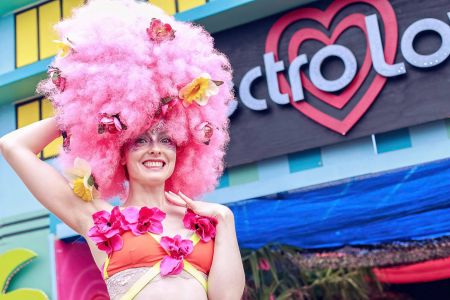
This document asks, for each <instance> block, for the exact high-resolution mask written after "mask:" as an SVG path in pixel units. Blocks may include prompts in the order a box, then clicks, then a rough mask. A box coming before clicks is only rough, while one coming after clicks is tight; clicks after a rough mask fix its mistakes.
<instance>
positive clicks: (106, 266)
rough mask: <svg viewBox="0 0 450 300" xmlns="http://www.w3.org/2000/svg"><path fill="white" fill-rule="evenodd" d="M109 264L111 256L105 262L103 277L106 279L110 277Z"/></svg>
mask: <svg viewBox="0 0 450 300" xmlns="http://www.w3.org/2000/svg"><path fill="white" fill-rule="evenodd" d="M108 266H109V256H108V257H107V258H106V260H105V263H104V264H103V279H104V280H106V279H108V278H109V276H108Z"/></svg>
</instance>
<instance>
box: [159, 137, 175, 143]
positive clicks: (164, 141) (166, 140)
mask: <svg viewBox="0 0 450 300" xmlns="http://www.w3.org/2000/svg"><path fill="white" fill-rule="evenodd" d="M161 143H163V144H171V143H172V140H171V139H169V138H163V139H161Z"/></svg>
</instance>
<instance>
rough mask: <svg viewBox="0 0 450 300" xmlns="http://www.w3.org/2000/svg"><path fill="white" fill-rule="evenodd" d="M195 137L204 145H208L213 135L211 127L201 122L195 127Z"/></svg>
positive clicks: (207, 123)
mask: <svg viewBox="0 0 450 300" xmlns="http://www.w3.org/2000/svg"><path fill="white" fill-rule="evenodd" d="M195 130H196V133H195V137H196V139H197V140H199V141H200V142H202V143H203V144H205V145H209V142H210V141H211V137H212V135H213V127H212V126H211V124H210V123H209V122H202V123H200V124H199V125H197V126H196V127H195Z"/></svg>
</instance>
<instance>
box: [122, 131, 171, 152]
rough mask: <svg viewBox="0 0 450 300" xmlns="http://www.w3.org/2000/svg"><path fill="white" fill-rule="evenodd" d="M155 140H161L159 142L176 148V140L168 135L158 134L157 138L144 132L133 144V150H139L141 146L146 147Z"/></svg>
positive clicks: (167, 146)
mask: <svg viewBox="0 0 450 300" xmlns="http://www.w3.org/2000/svg"><path fill="white" fill-rule="evenodd" d="M155 140H159V144H160V145H162V146H164V147H166V148H169V149H176V144H175V142H174V141H173V140H172V139H171V138H170V137H169V136H167V135H165V134H162V135H157V136H156V137H155V138H152V137H151V136H149V135H148V134H144V135H142V136H140V137H138V138H136V139H135V140H134V141H133V142H132V143H131V144H130V146H131V149H132V150H137V149H139V148H141V147H144V146H146V145H151V144H153V143H154V142H155Z"/></svg>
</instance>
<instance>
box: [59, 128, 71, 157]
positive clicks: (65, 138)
mask: <svg viewBox="0 0 450 300" xmlns="http://www.w3.org/2000/svg"><path fill="white" fill-rule="evenodd" d="M61 135H62V137H63V149H64V151H66V152H69V151H70V134H68V133H67V131H64V130H63V131H61Z"/></svg>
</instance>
